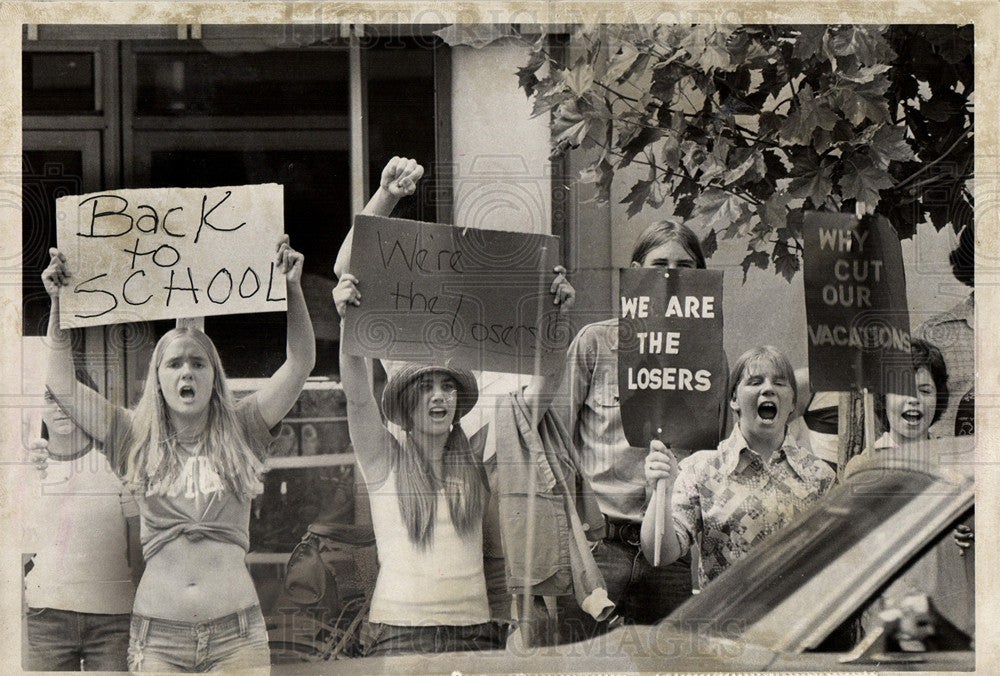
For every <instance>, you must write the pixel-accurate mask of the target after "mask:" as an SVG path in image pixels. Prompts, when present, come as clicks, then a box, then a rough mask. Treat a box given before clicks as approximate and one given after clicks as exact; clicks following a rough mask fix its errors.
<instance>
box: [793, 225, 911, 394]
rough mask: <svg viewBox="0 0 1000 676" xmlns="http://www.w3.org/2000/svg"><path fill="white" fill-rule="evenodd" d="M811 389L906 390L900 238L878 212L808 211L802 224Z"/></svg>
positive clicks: (906, 335) (907, 370)
mask: <svg viewBox="0 0 1000 676" xmlns="http://www.w3.org/2000/svg"><path fill="white" fill-rule="evenodd" d="M802 231H803V238H804V243H805V247H804V249H805V251H804V281H805V297H806V323H807V330H808V338H809V380H810V384H811V385H812V387H813V389H814V390H817V391H819V390H833V391H845V390H850V389H855V388H858V389H864V388H867V389H869V390H871V391H874V392H880V393H887V392H897V393H900V394H909V393H912V392H913V388H914V382H913V370H912V366H911V358H910V315H909V311H908V309H907V303H906V277H905V275H904V271H903V256H902V250H901V247H900V244H899V238H898V237H897V236H896V234H895V233H894V232H893V230H892V227H891V226H890V225H889V223H888V222H887V221H886V220H885V219H884V218H882V217H880V216H879V217H874V218H866V219H865V220H863V221H859V220H858V219H857V218H855V217H854V216H853V215H851V214H840V213H832V212H807V213H806V214H804V216H803V223H802Z"/></svg>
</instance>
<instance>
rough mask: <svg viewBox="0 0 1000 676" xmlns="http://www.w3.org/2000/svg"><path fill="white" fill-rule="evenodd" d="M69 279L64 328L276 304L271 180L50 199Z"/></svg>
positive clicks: (275, 202) (280, 302)
mask: <svg viewBox="0 0 1000 676" xmlns="http://www.w3.org/2000/svg"><path fill="white" fill-rule="evenodd" d="M56 214H57V221H56V224H57V225H56V235H57V241H58V246H59V249H60V250H61V251H62V252H63V254H65V255H66V257H67V264H68V267H69V270H70V272H71V273H72V275H73V276H72V277H71V278H70V283H69V285H68V286H67V287H64V288H63V290H62V295H61V296H60V315H59V321H60V324H61V325H62V326H63V327H68V328H72V327H80V326H99V325H104V324H116V323H122V322H136V321H148V320H153V319H174V318H180V317H197V316H206V315H221V314H240V313H249V312H274V311H279V310H284V309H285V307H286V302H285V276H284V274H283V273H281V272H280V271H277V270H275V266H274V261H275V251H276V246H277V242H278V238H279V237H280V236H281V233H282V232H283V231H284V193H283V188H282V186H280V185H277V184H265V185H245V186H232V187H221V188H150V189H142V190H109V191H104V192H100V193H91V194H88V195H71V196H68V197H61V198H59V199H58V200H56Z"/></svg>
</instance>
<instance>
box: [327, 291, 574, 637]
mask: <svg viewBox="0 0 1000 676" xmlns="http://www.w3.org/2000/svg"><path fill="white" fill-rule="evenodd" d="M550 291H551V293H552V294H553V295H554V296H555V302H556V303H559V304H561V305H562V309H565V308H568V306H569V305H570V304H571V302H572V298H573V295H574V292H573V289H572V287H571V286H570V285H569V283H568V282H567V281H566V279H565V277H564V276H563V275H562V273H561V272H559V273H557V276H556V279H555V281H554V282H553V283H552V287H551V289H550ZM333 295H334V301H335V303H336V305H337V310H338V312H340V314H341V316H343V315H344V312H345V309H346V306H347V305H348V304H352V305H358V306H360V304H361V294H360V292H359V291H358V280H357V278H356V277H354V276H353V275H351V274H344V276H343V277H341V280H340V282H339V283H338V285H337V287H336V288H335V289H334V292H333ZM386 370H387V376H388V377H387V381H386V385H385V389H384V390H383V392H382V414H383V415H384V416H385V418H386V420H388V421H389V422H392V423H394V424H395V425H397V426H398V427H399V428H400V429H401V430H402V433H401V434H400V437H399V438H397V437H396V436H394V435H393V434H392V433H391V432H390V431H389V429H388V428H387V427H386V426H385V425H384V424H383V422H382V417H381V415H380V413H379V407H378V405H377V404H376V401H375V397H374V395H373V394H372V389H371V386H370V385H371V384H370V382H369V373H368V365H367V364H366V362H365V359H364V358H363V357H358V356H353V355H349V354H346V353H343V352H341V356H340V373H341V382H342V384H343V387H344V394H345V395H346V397H347V420H348V426H349V428H350V434H351V443H352V444H353V446H354V452H355V455H356V457H357V460H358V465H359V467H360V468H361V473H362V475H363V477H364V480H365V484H366V485H367V487H368V491H369V495H370V500H371V513H372V525H373V527H374V530H375V541H376V547H377V549H378V554H379V562H380V569H379V574H378V579H377V581H376V584H375V592H374V594H373V597H372V604H371V612H370V615H369V631H368V638H367V641H366V644H367V645H366V654H367V655H391V654H406V653H414V652H421V653H429V652H446V651H451V650H485V649H491V648H499V647H502V645H503V640H504V637H505V634H504V632H503V631H502V629H501V628H500V627H499V626H498V625H497V624H496V623H494V622H491V621H490V608H489V603H488V598H487V589H486V581H485V573H484V568H483V511H484V506H485V504H486V501H487V497H488V494H489V487H488V484H487V480H486V473H485V471H484V468H483V461H482V455H483V446H482V442H483V441H484V440H485V437H484V436H482V435H481V434H477V435H476V442H470V440H469V438H468V437H467V436H466V434H465V432H464V431H463V429H462V426H461V419H462V417H463V416H464V415H465V414H466V413H468V412H469V411H470V410H471V409H472V407H473V406H474V405H475V403H476V400H477V399H478V396H479V389H478V386H477V383H476V379H475V376H474V375H473V374H472V373H471V372H470V371H468V370H465V369H460V368H452V367H446V366H438V365H426V364H416V363H409V362H404V363H397V364H390V365H388V366H387V369H386ZM556 375H558V374H556ZM552 385H553V381H552V378H551V376H541V377H538V378H534V379H532V381H531V383H530V384H529V385H528V386H527V388H526V389H525V395H524V399H525V402H526V405H527V406H528V408H529V409H530V410H532V411H533V412H540V411H544V410H545V409H547V408H548V402H549V401H550V399H551V393H549V394H546V393H547V392H549V391H550V390H551V389H552ZM534 414H535V413H533V415H534Z"/></svg>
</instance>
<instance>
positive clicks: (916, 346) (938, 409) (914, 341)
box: [875, 338, 948, 430]
mask: <svg viewBox="0 0 1000 676" xmlns="http://www.w3.org/2000/svg"><path fill="white" fill-rule="evenodd" d="M910 359H911V362H912V364H913V371H914V373H916V372H917V371H918V370H919V369H920V368H926V369H927V370H928V371H929V372H930V374H931V381H932V382H933V383H934V387H935V389H936V390H937V399H936V401H935V402H934V417H933V418H931V424H932V425H933V424H934V423H936V422H937V421H938V420H940V419H941V414H943V413H944V409H945V408H947V406H948V369H947V368H946V367H945V365H944V356H943V355H942V354H941V350H939V349H938V348H937V347H935V346H934V345H933V344H932V343H928V342H927V341H926V340H921V339H920V338H911V339H910ZM875 415H876V416H877V417H878V419H879V422H881V423H882V429H883V430H887V429H889V418H888V416H887V414H886V410H885V395H884V394H883V395H879V396H877V397H875Z"/></svg>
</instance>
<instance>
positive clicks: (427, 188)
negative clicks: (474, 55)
mask: <svg viewBox="0 0 1000 676" xmlns="http://www.w3.org/2000/svg"><path fill="white" fill-rule="evenodd" d="M432 44H433V43H430V42H429V41H428V40H426V39H424V40H414V39H408V40H403V39H400V38H399V37H395V38H392V39H386V40H379V41H373V42H371V43H369V45H368V46H367V47H365V49H364V51H363V58H364V59H365V62H366V66H367V73H368V106H367V110H368V158H369V159H368V172H369V176H370V177H371V191H370V192H374V191H375V190H376V189H377V188H378V185H379V177H380V176H381V174H382V167H384V166H385V163H386V162H387V161H388V160H389V159H390V158H391V157H392V156H393V155H399V156H402V157H412V158H414V159H416V160H417V161H418V162H420V164H422V165H423V167H424V170H425V172H426V173H425V174H424V179H423V180H422V181H421V183H420V185H419V187H418V194H417V195H415V196H414V197H415V199H407V200H404V201H403V202H401V203H400V205H399V207H397V210H396V212H395V213H394V214H393V215H394V216H398V217H399V218H411V219H414V220H421V221H436V220H437V218H436V214H435V209H436V206H437V205H436V204H435V201H434V198H435V196H436V195H437V191H435V190H432V187H433V185H434V182H435V179H436V177H435V175H434V174H435V169H436V167H435V161H434V159H435V135H434V133H433V129H434V97H435V89H434V58H435V52H434V50H433V49H432Z"/></svg>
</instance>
